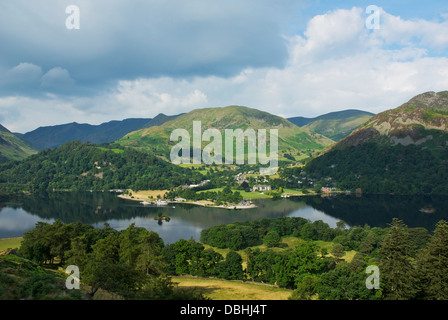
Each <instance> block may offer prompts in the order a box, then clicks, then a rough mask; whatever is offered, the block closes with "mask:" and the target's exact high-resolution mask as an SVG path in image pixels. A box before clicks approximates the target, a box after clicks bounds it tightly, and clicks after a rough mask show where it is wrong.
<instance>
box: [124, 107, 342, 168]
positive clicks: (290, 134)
mask: <svg viewBox="0 0 448 320" xmlns="http://www.w3.org/2000/svg"><path fill="white" fill-rule="evenodd" d="M193 121H201V126H202V127H201V129H202V131H204V130H205V129H207V128H215V129H218V130H220V132H221V134H222V139H223V141H224V138H225V137H224V133H223V130H224V129H242V130H243V131H244V130H246V129H249V128H250V129H254V130H255V131H256V130H258V129H267V135H268V139H269V129H278V130H279V140H278V143H279V159H280V160H282V159H284V157H283V155H284V154H285V153H290V154H291V155H292V156H294V157H296V159H301V158H303V157H305V156H307V155H309V154H310V153H312V152H313V151H315V150H321V149H322V148H323V147H325V146H328V145H330V144H332V143H333V142H334V141H332V140H331V139H329V138H327V137H324V136H322V135H320V134H317V133H313V132H310V131H308V130H307V129H302V128H299V127H297V126H295V125H293V124H292V123H291V122H289V121H287V120H286V119H283V118H281V117H278V116H274V115H272V114H269V113H267V112H262V111H259V110H256V109H251V108H247V107H239V106H229V107H224V108H208V109H197V110H193V111H191V112H189V113H187V114H183V115H181V116H179V117H177V118H176V119H174V120H171V121H168V122H166V123H164V124H163V125H162V126H158V127H151V128H148V129H142V130H138V131H135V132H132V133H130V134H128V135H126V136H125V137H123V138H121V139H120V140H118V141H117V142H118V143H120V144H121V145H124V146H129V147H133V148H137V149H141V150H145V151H154V152H157V153H159V154H163V155H165V157H167V156H168V155H169V152H170V150H171V148H172V146H174V145H175V143H173V142H170V141H169V139H170V135H171V132H172V131H173V130H175V129H185V130H187V131H188V132H189V133H190V136H192V128H193ZM207 144H209V142H203V143H202V147H204V146H206V145H207ZM267 146H268V147H269V141H268V143H267ZM223 151H224V143H223Z"/></svg>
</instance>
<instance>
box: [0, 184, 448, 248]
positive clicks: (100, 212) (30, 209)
mask: <svg viewBox="0 0 448 320" xmlns="http://www.w3.org/2000/svg"><path fill="white" fill-rule="evenodd" d="M254 202H255V203H256V204H257V206H258V208H255V209H245V210H227V209H219V208H206V207H201V206H194V205H189V204H175V205H169V206H166V207H155V206H143V205H141V204H140V203H139V202H136V201H130V200H124V199H120V198H118V197H117V196H116V194H114V193H109V192H92V193H91V192H54V193H42V194H35V195H32V196H26V197H20V198H10V199H8V200H3V201H2V202H0V238H11V237H20V236H22V234H23V233H24V232H25V231H27V230H28V229H30V228H33V227H34V226H35V224H36V223H37V222H38V221H44V222H48V223H52V222H54V221H55V220H56V219H59V220H61V221H62V222H64V223H70V222H77V221H80V222H82V223H87V224H91V225H93V226H95V227H98V228H101V227H102V226H103V225H104V224H105V223H108V224H109V225H110V226H111V227H112V228H115V229H117V230H122V229H126V228H127V227H128V226H129V225H130V224H131V223H135V225H136V226H137V227H144V228H146V229H148V230H152V231H155V232H157V233H158V234H159V235H160V236H161V238H162V239H163V240H164V241H165V243H173V242H175V241H177V240H179V239H181V238H183V239H190V238H193V239H195V240H199V237H200V234H201V230H203V229H205V228H209V227H211V226H215V225H221V224H230V223H233V222H236V221H253V220H258V219H263V218H280V217H282V216H284V217H303V218H306V219H309V220H310V221H316V220H322V221H324V222H325V223H327V224H328V225H330V227H335V226H336V223H337V222H338V221H340V220H343V221H345V222H346V224H347V225H348V226H349V227H351V226H355V225H365V224H368V225H370V226H372V227H375V226H378V227H387V226H388V224H389V223H390V222H391V221H392V219H393V218H394V217H396V218H399V219H402V220H403V221H404V222H405V223H406V224H407V225H408V226H409V227H424V228H427V229H428V230H429V231H432V230H433V229H434V226H435V224H436V223H437V222H438V221H439V220H442V219H445V220H448V210H447V208H448V199H447V197H437V196H392V195H363V196H361V197H357V196H355V195H337V196H331V197H329V196H306V197H290V198H287V199H279V200H270V199H260V200H255V201H254ZM421 208H431V209H432V210H433V211H434V212H433V213H423V212H421V211H420V209H421ZM159 213H162V214H163V215H168V216H169V217H170V218H171V220H170V221H169V222H167V221H158V220H155V219H154V218H155V217H157V216H158V215H159Z"/></svg>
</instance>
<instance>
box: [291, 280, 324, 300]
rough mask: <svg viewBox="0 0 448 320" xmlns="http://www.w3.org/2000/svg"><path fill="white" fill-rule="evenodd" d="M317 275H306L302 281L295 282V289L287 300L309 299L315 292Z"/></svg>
mask: <svg viewBox="0 0 448 320" xmlns="http://www.w3.org/2000/svg"><path fill="white" fill-rule="evenodd" d="M316 286H317V277H316V276H313V275H306V276H305V277H304V278H303V280H302V281H300V282H299V283H298V284H297V289H296V290H294V291H293V293H292V295H291V297H289V300H311V298H312V297H313V296H314V295H315V294H316V293H317V290H316Z"/></svg>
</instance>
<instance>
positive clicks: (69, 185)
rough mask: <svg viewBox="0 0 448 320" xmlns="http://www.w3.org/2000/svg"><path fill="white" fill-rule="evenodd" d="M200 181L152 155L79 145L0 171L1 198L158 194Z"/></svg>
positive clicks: (43, 153) (199, 177)
mask: <svg viewBox="0 0 448 320" xmlns="http://www.w3.org/2000/svg"><path fill="white" fill-rule="evenodd" d="M202 179H203V177H202V175H201V174H200V173H199V172H198V171H194V170H190V169H186V168H182V167H179V166H176V165H173V164H171V163H169V162H167V161H164V160H162V159H160V158H158V157H156V156H154V155H151V154H147V153H143V152H139V151H136V150H132V149H124V148H123V149H119V148H114V149H112V148H105V147H99V146H96V145H93V144H89V143H81V142H79V141H75V142H69V143H66V144H64V145H62V146H61V147H58V148H56V149H51V150H50V149H48V150H44V151H41V152H40V153H38V154H36V155H33V156H30V157H28V158H26V159H25V160H22V161H20V162H18V161H11V162H8V163H6V164H2V165H1V167H0V186H1V189H2V190H3V191H4V192H8V191H9V192H20V191H37V190H41V191H43V190H52V189H56V190H82V191H87V190H97V191H101V190H110V189H127V188H129V189H133V190H149V189H161V190H162V189H170V188H171V187H173V186H180V185H183V184H190V183H199V182H200V181H202Z"/></svg>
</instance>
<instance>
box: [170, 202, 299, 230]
mask: <svg viewBox="0 0 448 320" xmlns="http://www.w3.org/2000/svg"><path fill="white" fill-rule="evenodd" d="M255 203H256V204H257V208H254V209H243V210H233V209H219V208H207V207H200V206H195V205H188V204H179V205H176V210H174V211H173V212H172V214H171V217H172V218H180V219H182V220H184V221H186V222H192V223H199V222H200V223H202V224H204V225H220V224H227V223H231V222H235V221H253V220H259V219H264V218H279V217H281V216H282V214H283V215H284V216H287V215H288V214H289V213H291V212H293V211H295V210H298V209H300V208H304V207H307V205H306V204H305V203H303V202H298V201H291V200H287V199H280V200H257V201H255Z"/></svg>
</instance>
